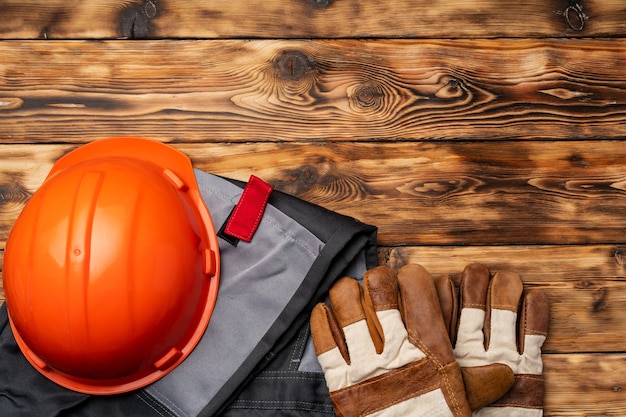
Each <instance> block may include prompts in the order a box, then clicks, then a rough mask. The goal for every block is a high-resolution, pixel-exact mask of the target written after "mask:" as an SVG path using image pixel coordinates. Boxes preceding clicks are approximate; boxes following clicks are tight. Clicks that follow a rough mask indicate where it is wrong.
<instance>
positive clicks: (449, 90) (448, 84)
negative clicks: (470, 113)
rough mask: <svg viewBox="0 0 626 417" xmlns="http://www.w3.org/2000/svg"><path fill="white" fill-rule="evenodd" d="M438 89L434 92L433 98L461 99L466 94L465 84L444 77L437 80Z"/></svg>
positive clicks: (453, 78) (456, 79) (452, 78)
mask: <svg viewBox="0 0 626 417" xmlns="http://www.w3.org/2000/svg"><path fill="white" fill-rule="evenodd" d="M439 84H440V87H439V89H438V90H437V91H436V92H435V97H437V98H440V99H447V100H449V99H456V98H459V97H463V96H464V95H465V93H466V88H465V84H464V83H463V81H462V80H460V79H458V78H455V77H450V76H445V77H442V78H441V80H439Z"/></svg>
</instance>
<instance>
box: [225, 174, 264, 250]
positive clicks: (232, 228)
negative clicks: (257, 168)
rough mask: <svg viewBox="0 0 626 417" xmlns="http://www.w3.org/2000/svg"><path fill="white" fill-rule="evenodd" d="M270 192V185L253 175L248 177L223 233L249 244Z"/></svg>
mask: <svg viewBox="0 0 626 417" xmlns="http://www.w3.org/2000/svg"><path fill="white" fill-rule="evenodd" d="M272 191H273V188H272V186H271V185H269V184H267V183H266V182H264V181H263V180H262V179H260V178H258V177H255V176H254V175H252V176H250V180H248V184H247V185H246V187H245V188H244V190H243V194H241V198H239V202H238V203H237V205H236V206H235V209H234V210H233V214H232V215H231V216H230V218H229V219H228V222H227V223H226V227H225V228H224V232H225V233H226V234H228V235H229V236H233V237H236V238H237V239H241V240H243V241H244V242H250V241H251V240H252V237H253V236H254V232H256V229H257V228H258V227H259V223H261V219H262V218H263V213H264V212H265V207H266V206H267V200H269V198H270V194H271V193H272Z"/></svg>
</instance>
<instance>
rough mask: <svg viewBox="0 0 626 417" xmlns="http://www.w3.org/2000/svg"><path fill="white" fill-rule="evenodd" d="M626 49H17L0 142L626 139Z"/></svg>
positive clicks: (4, 67)
mask: <svg viewBox="0 0 626 417" xmlns="http://www.w3.org/2000/svg"><path fill="white" fill-rule="evenodd" d="M624 68H626V40H621V39H607V40H593V39H591V40H589V39H585V40H571V39H569V40H538V41H534V40H513V39H497V40H473V41H470V40H450V41H434V40H433V41H405V40H376V41H368V42H365V41H362V40H335V41H284V40H276V41H265V40H263V41H261V40H257V41H246V40H242V41H238V40H224V41H146V42H141V43H138V42H131V41H108V42H84V41H78V42H76V41H74V42H67V41H58V42H46V41H32V42H20V41H5V42H0V141H2V142H4V143H18V142H21V143H41V142H55V143H56V142H85V141H89V140H94V139H98V138H101V137H107V136H114V135H141V136H149V137H154V138H155V139H159V140H163V141H179V142H204V143H206V142H217V141H228V142H248V141H318V140H328V141H369V140H372V139H375V140H379V141H382V140H389V141H398V140H457V141H460V140H493V141H496V140H513V139H515V140H530V139H533V140H534V139H545V138H549V139H550V140H579V139H623V138H625V137H626V131H625V130H624V125H623V120H624V118H625V117H626V79H625V78H624V76H623V69H624Z"/></svg>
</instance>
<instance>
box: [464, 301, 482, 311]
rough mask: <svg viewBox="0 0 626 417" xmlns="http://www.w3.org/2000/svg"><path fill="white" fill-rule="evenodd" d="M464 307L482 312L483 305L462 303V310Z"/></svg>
mask: <svg viewBox="0 0 626 417" xmlns="http://www.w3.org/2000/svg"><path fill="white" fill-rule="evenodd" d="M466 307H470V308H480V309H481V310H484V309H485V304H484V303H463V308H466Z"/></svg>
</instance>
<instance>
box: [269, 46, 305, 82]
mask: <svg viewBox="0 0 626 417" xmlns="http://www.w3.org/2000/svg"><path fill="white" fill-rule="evenodd" d="M314 69H315V62H314V61H313V60H312V59H311V58H310V57H309V56H308V55H306V54H304V53H302V52H300V51H282V52H280V53H279V54H278V56H276V58H274V71H275V72H276V75H278V77H280V78H283V79H285V80H291V81H297V80H300V79H302V78H303V77H304V76H305V75H306V74H307V73H309V72H311V71H313V70H314Z"/></svg>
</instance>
